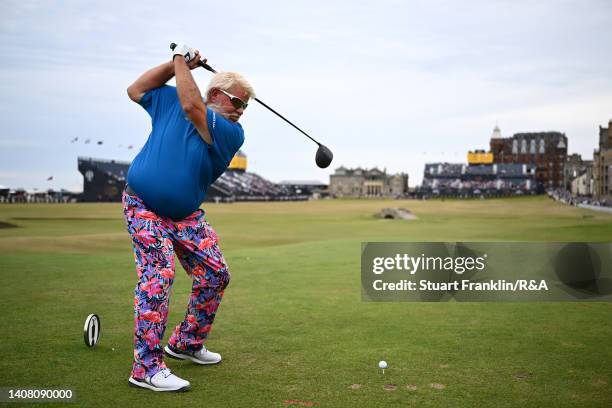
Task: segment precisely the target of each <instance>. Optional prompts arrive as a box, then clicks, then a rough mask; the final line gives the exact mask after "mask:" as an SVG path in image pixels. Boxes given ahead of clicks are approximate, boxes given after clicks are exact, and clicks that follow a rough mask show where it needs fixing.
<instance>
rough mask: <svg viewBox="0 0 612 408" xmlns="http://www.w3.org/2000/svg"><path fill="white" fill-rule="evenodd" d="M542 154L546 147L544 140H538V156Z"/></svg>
mask: <svg viewBox="0 0 612 408" xmlns="http://www.w3.org/2000/svg"><path fill="white" fill-rule="evenodd" d="M544 152H546V145H545V143H544V139H540V154H544Z"/></svg>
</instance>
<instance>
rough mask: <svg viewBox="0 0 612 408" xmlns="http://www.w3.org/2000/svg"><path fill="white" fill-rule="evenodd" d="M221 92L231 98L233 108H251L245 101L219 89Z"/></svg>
mask: <svg viewBox="0 0 612 408" xmlns="http://www.w3.org/2000/svg"><path fill="white" fill-rule="evenodd" d="M219 90H220V91H221V92H223V93H224V94H225V95H227V97H228V98H230V102H231V103H232V106H233V107H234V108H236V109H240V108H242V109H246V108H247V106H249V104H248V103H247V102H245V101H243V100H242V99H240V98H239V97H237V96H235V95H232V94H231V93H229V92H225V91H224V90H223V89H219Z"/></svg>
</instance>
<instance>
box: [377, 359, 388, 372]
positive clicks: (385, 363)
mask: <svg viewBox="0 0 612 408" xmlns="http://www.w3.org/2000/svg"><path fill="white" fill-rule="evenodd" d="M378 367H380V368H382V369H383V370H384V369H385V368H387V362H386V361H385V360H382V361H379V362H378Z"/></svg>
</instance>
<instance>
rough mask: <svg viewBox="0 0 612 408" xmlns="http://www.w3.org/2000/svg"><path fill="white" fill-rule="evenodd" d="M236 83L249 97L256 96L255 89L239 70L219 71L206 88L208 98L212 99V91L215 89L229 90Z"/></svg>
mask: <svg viewBox="0 0 612 408" xmlns="http://www.w3.org/2000/svg"><path fill="white" fill-rule="evenodd" d="M234 85H238V86H239V87H240V88H242V89H243V90H244V91H245V92H246V93H247V95H248V97H249V99H251V98H253V97H254V96H255V90H254V89H253V87H252V86H251V84H249V82H248V81H247V80H246V79H245V78H244V77H243V76H242V75H240V74H239V73H237V72H218V73H216V74H215V76H214V77H212V79H211V80H210V83H209V84H208V88H207V89H206V100H210V96H211V94H212V91H213V90H215V89H221V90H224V91H227V92H229V90H230V88H231V87H232V86H234Z"/></svg>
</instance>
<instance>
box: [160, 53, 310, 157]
mask: <svg viewBox="0 0 612 408" xmlns="http://www.w3.org/2000/svg"><path fill="white" fill-rule="evenodd" d="M174 48H176V44H175V43H172V44H170V49H171V50H174ZM199 65H200V66H201V67H202V68H204V69H205V70H207V71H210V72H212V73H213V74H216V73H217V71H216V70H215V69H214V68H213V67H211V66H210V65H208V64H207V63H205V62H204V61H200V63H199ZM253 99H255V100H256V101H257V102H259V103H260V104H261V105H262V106H263V107H265V108H267V109H268V110H269V111H270V112H272V113H274V114H275V115H276V116H278V117H279V118H281V119H282V120H284V121H285V122H287V123H288V124H290V125H291V126H293V127H294V128H295V129H297V130H298V131H299V132H301V133H302V134H303V135H304V136H306V137H307V138H309V139H310V140H312V141H313V142H315V143H316V144H317V145H319V146H321V143H319V142H317V141H316V140H314V139H313V138H312V136H310V135H309V134H308V133H306V132H304V131H303V130H302V129H300V128H299V127H297V126H296V125H294V124H293V123H292V122H291V121H290V120H289V119H286V118H285V117H284V116H283V115H281V114H280V113H278V112H277V111H275V110H274V109H272V108H271V107H269V106H268V105H266V104H265V103H263V102H262V101H261V100H260V99H258V98H253Z"/></svg>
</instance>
